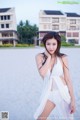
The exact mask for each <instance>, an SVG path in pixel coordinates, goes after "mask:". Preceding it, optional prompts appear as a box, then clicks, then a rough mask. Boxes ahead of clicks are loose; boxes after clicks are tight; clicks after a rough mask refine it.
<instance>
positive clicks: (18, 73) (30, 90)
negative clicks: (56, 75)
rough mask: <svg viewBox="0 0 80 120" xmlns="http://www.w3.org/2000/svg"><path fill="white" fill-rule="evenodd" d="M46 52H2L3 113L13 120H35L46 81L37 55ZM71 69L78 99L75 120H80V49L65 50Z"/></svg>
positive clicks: (0, 104) (0, 98) (0, 96)
mask: <svg viewBox="0 0 80 120" xmlns="http://www.w3.org/2000/svg"><path fill="white" fill-rule="evenodd" d="M43 51H44V48H40V47H35V48H29V49H26V48H24V49H0V111H9V117H10V120H34V119H33V115H34V113H35V110H36V108H37V107H38V100H39V97H40V95H41V91H42V85H43V80H42V78H41V77H40V75H39V73H38V71H37V67H36V62H35V55H36V54H37V53H39V52H43ZM61 52H63V53H66V54H67V55H68V59H69V67H70V73H71V78H72V82H73V88H74V94H75V98H76V112H75V114H74V115H75V120H80V113H79V111H80V63H79V62H80V49H79V48H62V49H61Z"/></svg>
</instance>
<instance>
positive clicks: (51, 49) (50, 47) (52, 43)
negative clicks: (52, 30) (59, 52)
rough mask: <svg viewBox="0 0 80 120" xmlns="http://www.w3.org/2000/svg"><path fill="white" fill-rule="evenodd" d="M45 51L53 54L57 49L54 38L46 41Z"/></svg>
mask: <svg viewBox="0 0 80 120" xmlns="http://www.w3.org/2000/svg"><path fill="white" fill-rule="evenodd" d="M46 49H47V50H48V52H49V53H50V54H54V53H55V51H56V49H57V40H56V39H54V38H51V39H48V40H47V41H46Z"/></svg>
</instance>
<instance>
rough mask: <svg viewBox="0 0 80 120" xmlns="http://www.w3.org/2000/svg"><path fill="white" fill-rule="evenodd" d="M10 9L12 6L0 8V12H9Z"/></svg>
mask: <svg viewBox="0 0 80 120" xmlns="http://www.w3.org/2000/svg"><path fill="white" fill-rule="evenodd" d="M9 9H11V8H0V13H2V12H7V11H8V10H9Z"/></svg>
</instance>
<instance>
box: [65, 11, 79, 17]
mask: <svg viewBox="0 0 80 120" xmlns="http://www.w3.org/2000/svg"><path fill="white" fill-rule="evenodd" d="M66 14H67V17H80V15H78V14H77V13H67V12H66Z"/></svg>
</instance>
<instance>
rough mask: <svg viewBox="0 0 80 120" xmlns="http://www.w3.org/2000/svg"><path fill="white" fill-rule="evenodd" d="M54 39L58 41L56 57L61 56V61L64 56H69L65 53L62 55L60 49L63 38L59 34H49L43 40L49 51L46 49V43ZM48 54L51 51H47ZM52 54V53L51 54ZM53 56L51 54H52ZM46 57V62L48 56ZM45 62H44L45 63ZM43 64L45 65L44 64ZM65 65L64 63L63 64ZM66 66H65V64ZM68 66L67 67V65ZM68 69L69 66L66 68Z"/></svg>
mask: <svg viewBox="0 0 80 120" xmlns="http://www.w3.org/2000/svg"><path fill="white" fill-rule="evenodd" d="M52 38H54V39H56V41H57V49H56V51H55V55H56V56H59V57H60V58H61V59H62V56H67V55H66V54H63V53H60V47H61V36H60V35H59V33H58V32H54V31H53V32H48V33H47V34H46V35H45V36H44V37H43V39H42V43H43V44H44V47H45V49H46V50H47V48H46V41H47V40H49V39H52ZM47 52H48V53H49V51H48V50H47ZM43 54H44V53H43ZM49 54H50V53H49ZM50 55H51V54H50ZM44 57H45V61H46V59H47V56H46V55H45V54H44ZM45 61H44V63H45ZM62 62H63V60H62ZM44 63H43V64H44ZM63 64H64V62H63ZM64 65H65V64H64ZM65 66H66V65H65ZM66 68H67V66H66Z"/></svg>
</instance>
